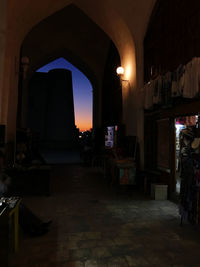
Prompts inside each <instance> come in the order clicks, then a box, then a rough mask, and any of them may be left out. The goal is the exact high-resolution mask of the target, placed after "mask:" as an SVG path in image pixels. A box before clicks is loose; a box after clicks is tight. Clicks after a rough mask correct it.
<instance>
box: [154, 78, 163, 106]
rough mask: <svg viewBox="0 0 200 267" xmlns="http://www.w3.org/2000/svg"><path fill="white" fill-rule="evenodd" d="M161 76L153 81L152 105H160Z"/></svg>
mask: <svg viewBox="0 0 200 267" xmlns="http://www.w3.org/2000/svg"><path fill="white" fill-rule="evenodd" d="M162 83H163V82H162V76H160V75H159V76H158V77H157V78H156V79H155V81H154V89H153V104H161V100H162V99H161V90H162Z"/></svg>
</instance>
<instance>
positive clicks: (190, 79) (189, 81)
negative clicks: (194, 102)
mask: <svg viewBox="0 0 200 267" xmlns="http://www.w3.org/2000/svg"><path fill="white" fill-rule="evenodd" d="M184 76H185V77H184V86H183V97H185V98H194V97H196V96H198V93H199V81H200V58H197V57H194V58H193V59H192V60H191V61H190V62H188V63H187V65H186V66H185V74H184Z"/></svg>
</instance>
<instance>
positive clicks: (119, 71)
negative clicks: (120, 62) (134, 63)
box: [116, 67, 124, 76]
mask: <svg viewBox="0 0 200 267" xmlns="http://www.w3.org/2000/svg"><path fill="white" fill-rule="evenodd" d="M116 72H117V75H119V76H121V75H124V68H123V67H118V68H117V70H116Z"/></svg>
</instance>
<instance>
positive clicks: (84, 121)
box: [75, 112, 92, 132]
mask: <svg viewBox="0 0 200 267" xmlns="http://www.w3.org/2000/svg"><path fill="white" fill-rule="evenodd" d="M75 113H76V114H75V121H76V126H77V128H79V130H80V131H81V132H84V131H88V130H90V129H91V128H92V118H91V115H90V114H85V113H79V112H75Z"/></svg>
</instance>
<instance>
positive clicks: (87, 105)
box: [37, 58, 92, 131]
mask: <svg viewBox="0 0 200 267" xmlns="http://www.w3.org/2000/svg"><path fill="white" fill-rule="evenodd" d="M57 68H63V69H68V70H71V71H72V83H73V93H74V109H75V123H76V125H77V127H78V128H80V130H81V131H85V130H89V129H90V128H92V85H91V83H90V81H89V80H88V79H87V77H86V76H85V75H84V74H83V73H82V72H81V71H79V70H78V69H77V68H76V67H74V66H73V65H72V64H71V63H70V62H68V61H67V60H65V59H64V58H58V59H56V60H54V61H52V62H50V63H49V64H47V65H45V66H43V67H41V68H40V69H38V70H37V72H48V71H49V70H52V69H57Z"/></svg>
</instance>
